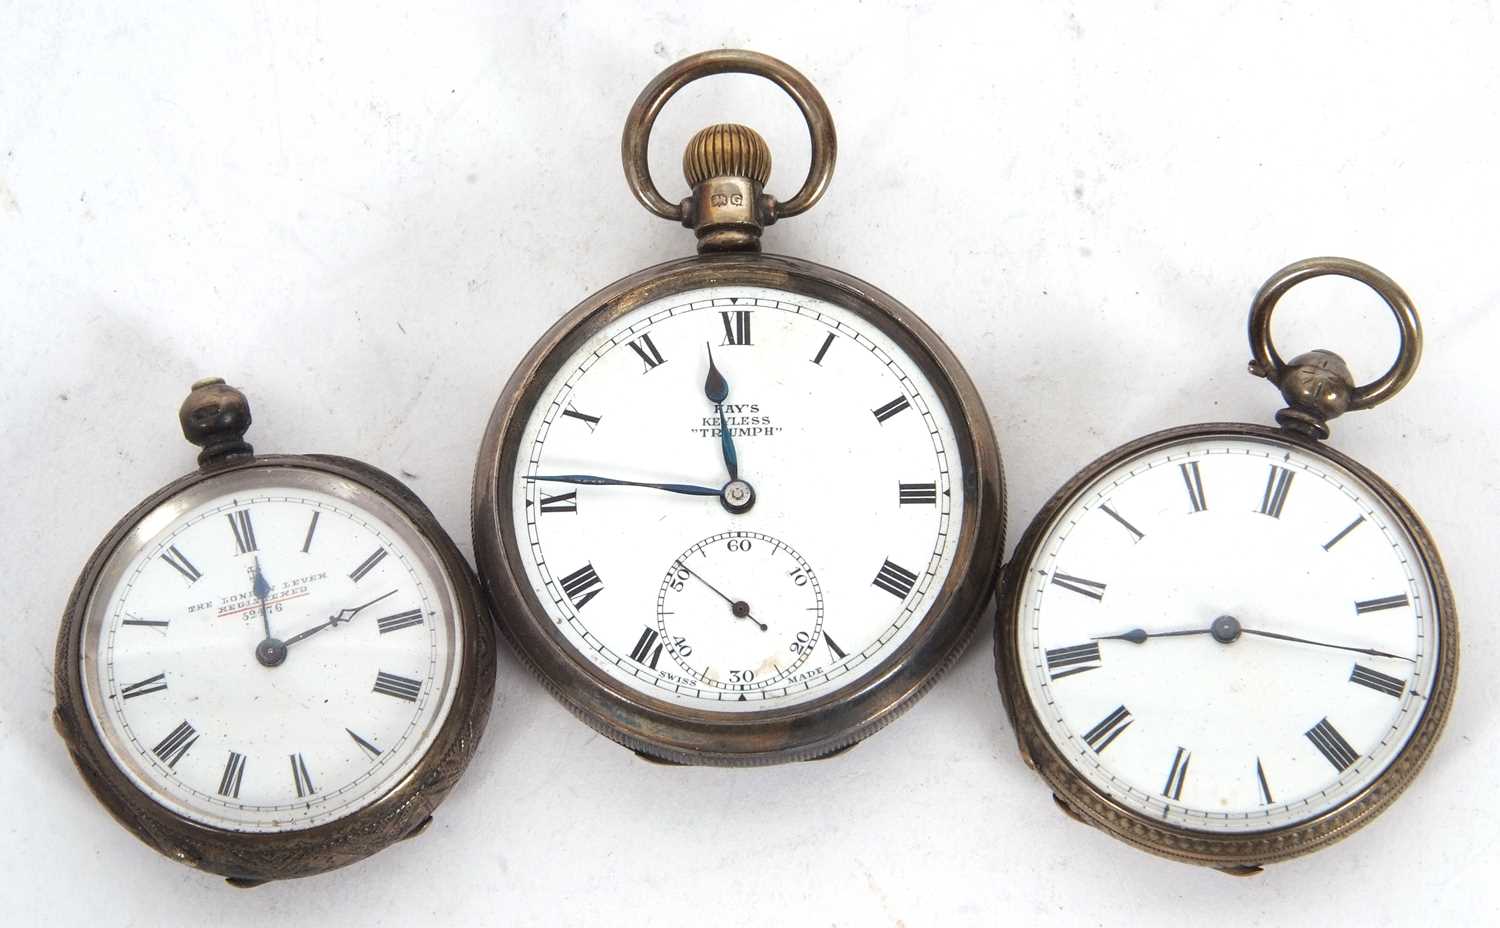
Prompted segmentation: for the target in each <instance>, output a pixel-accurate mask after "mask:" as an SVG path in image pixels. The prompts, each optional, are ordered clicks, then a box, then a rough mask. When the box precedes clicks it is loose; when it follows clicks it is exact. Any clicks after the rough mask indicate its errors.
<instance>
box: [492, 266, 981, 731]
mask: <svg viewBox="0 0 1500 928" xmlns="http://www.w3.org/2000/svg"><path fill="white" fill-rule="evenodd" d="M710 352H712V362H713V367H714V369H715V370H716V371H717V372H718V374H719V375H720V376H721V377H722V382H723V385H724V387H725V389H727V397H725V398H724V400H723V402H722V403H716V402H715V401H714V400H713V399H711V396H712V390H711V389H710V386H711V384H710V383H709V371H710ZM721 407H722V411H723V413H724V422H725V423H726V424H727V426H728V428H729V430H730V433H731V435H732V437H733V444H734V449H733V454H734V457H735V461H736V463H737V467H738V475H739V478H740V480H742V481H744V484H745V485H746V486H748V487H753V491H754V501H753V504H751V505H750V506H749V508H748V510H747V511H744V512H733V511H730V509H729V508H728V507H726V506H725V505H723V504H722V503H721V499H720V497H719V495H718V493H719V491H720V489H721V488H723V487H725V486H726V484H728V483H729V473H728V461H727V459H726V458H727V456H726V454H725V450H724V448H723V447H722V441H721V434H720V432H721V429H720V420H719V412H720V409H721ZM956 448H957V441H956V439H955V435H954V428H953V424H952V422H951V421H950V419H949V413H948V411H947V410H946V409H945V408H944V406H943V403H942V400H941V399H940V398H939V395H938V394H937V392H936V391H935V390H934V388H933V386H932V384H931V383H930V382H929V381H928V380H927V378H926V376H925V375H924V373H923V371H922V369H921V368H920V366H919V365H918V364H917V363H916V361H915V360H914V359H912V358H911V357H909V356H908V355H907V354H906V353H905V352H904V351H903V350H902V349H901V348H899V347H898V346H897V344H896V343H895V342H894V341H893V340H892V339H891V338H890V337H888V336H887V335H885V334H884V333H883V332H882V331H881V330H880V328H879V327H877V326H876V325H875V324H873V323H871V322H870V321H868V320H867V319H865V318H862V317H861V316H860V315H858V314H856V313H855V312H853V311H851V310H849V309H847V308H845V307H842V306H839V305H836V304H834V303H831V302H828V301H825V300H821V299H816V298H813V297H809V296H804V295H801V294H796V293H791V292H786V291H782V290H776V289H770V288H765V287H750V286H734V287H730V286H724V287H713V288H705V289H700V290H694V291H690V292H687V293H679V294H675V295H672V296H670V297H666V298H663V299H659V300H657V301H655V302H650V303H647V304H645V305H643V306H641V307H638V308H636V309H635V310H633V311H631V312H629V313H626V314H624V315H622V316H621V317H620V318H618V319H616V320H614V322H613V323H612V324H611V325H610V326H609V327H608V328H606V329H605V330H603V331H601V332H599V333H598V334H597V335H595V336H594V337H593V338H591V339H590V340H589V341H588V342H587V343H585V344H583V345H582V346H581V347H579V348H578V349H577V350H576V351H575V352H574V353H573V355H572V356H571V357H569V358H567V359H565V360H564V361H563V362H562V364H561V366H560V368H559V369H558V372H557V373H556V375H555V376H554V377H553V378H552V380H551V382H550V383H548V384H546V386H545V387H544V389H543V391H542V392H541V394H540V400H539V402H538V403H537V405H536V407H535V408H534V409H533V410H531V411H530V413H529V415H528V418H527V420H526V424H525V426H524V429H523V431H522V432H521V436H520V444H519V452H518V457H519V462H518V465H517V471H516V480H515V485H514V486H513V487H510V488H506V492H509V493H510V494H511V508H512V512H513V518H514V531H515V535H516V537H517V538H518V539H519V540H520V545H519V547H520V548H521V551H520V557H521V559H522V561H523V563H524V566H525V571H526V577H527V580H528V581H529V583H530V585H531V587H532V589H533V591H534V592H535V595H536V598H537V600H538V601H539V602H540V603H541V604H542V606H543V608H544V609H545V610H546V612H547V614H548V617H549V618H550V619H551V621H552V622H553V623H554V624H555V627H556V629H557V630H558V632H559V633H560V634H561V635H562V637H563V639H564V640H565V641H566V642H567V644H568V645H569V646H570V647H571V648H572V650H573V651H575V652H576V654H577V658H576V659H577V660H580V661H582V662H587V663H589V664H592V665H593V666H594V667H596V668H598V669H599V670H600V671H602V672H603V673H605V674H607V675H608V676H609V677H611V678H613V679H614V680H616V681H618V682H620V683H623V684H624V685H625V686H627V687H629V688H631V689H634V690H636V691H638V692H640V693H642V694H644V695H647V696H650V697H653V698H656V699H659V700H664V701H666V702H669V703H673V704H677V705H683V706H691V707H694V708H697V709H700V710H710V711H723V712H736V711H756V710H765V709H770V708H776V707H781V706H790V705H795V704H798V703H803V702H806V701H808V700H811V699H814V698H817V697H819V696H822V695H825V694H828V693H831V692H833V691H835V690H838V689H840V688H842V687H844V686H846V685H849V684H851V683H854V682H856V681H858V680H859V679H860V678H861V677H862V676H863V675H864V674H867V673H869V672H870V671H871V670H873V669H874V668H875V667H877V666H878V665H879V664H880V661H881V660H882V658H884V657H886V656H888V655H889V654H891V653H892V652H893V651H894V650H895V649H897V648H898V647H899V646H900V645H901V644H902V643H903V642H905V641H906V640H907V638H908V637H909V636H910V634H911V633H912V631H913V629H914V628H916V627H917V626H918V625H919V624H920V623H921V621H922V619H923V618H924V617H925V616H926V615H927V613H928V610H929V607H930V606H931V604H932V602H933V599H934V597H935V596H936V595H937V593H938V591H939V589H940V588H941V587H942V585H943V583H944V581H945V580H946V579H947V578H948V575H949V573H950V571H951V569H952V567H953V562H954V555H955V551H956V549H957V544H958V537H959V534H960V531H961V528H962V525H961V522H962V512H963V506H964V496H963V485H964V480H963V473H962V469H961V468H962V465H961V463H960V460H959V455H958V452H957V450H956ZM578 478H587V480H588V481H589V482H582V481H580V480H579V479H578ZM593 478H607V479H608V480H610V481H619V480H625V481H635V482H638V483H649V484H672V485H679V486H682V485H685V486H688V487H697V488H701V491H702V492H705V494H706V495H687V494H685V493H677V492H669V491H668V490H665V489H660V488H653V487H642V486H623V485H618V484H609V485H600V484H599V483H598V482H596V481H594V480H593ZM731 499H732V500H737V499H740V497H731ZM733 533H740V534H738V535H736V534H733ZM731 540H735V541H736V546H737V547H738V543H739V542H741V541H743V542H748V544H747V545H746V546H745V547H746V550H736V551H733V552H731V551H730V550H729V543H730V541H731ZM683 565H686V566H687V567H688V568H690V569H691V570H693V571H701V577H700V576H694V575H692V574H690V575H689V576H687V577H685V578H682V579H683V580H684V581H685V582H684V588H683V589H682V590H676V589H673V588H672V582H671V575H672V573H673V571H674V570H676V569H677V568H679V567H681V566H683ZM797 571H801V577H802V578H805V580H806V582H805V583H802V582H799V581H798V579H797V576H796V573H797ZM664 576H665V577H667V578H668V579H667V581H665V583H664V579H663V578H664ZM703 581H706V582H707V583H706V584H705V583H704V582H703ZM708 584H711V585H713V586H715V587H718V588H719V589H720V590H721V591H722V592H723V593H724V594H725V595H726V596H727V597H729V600H730V601H731V602H743V603H744V604H745V605H746V606H747V608H748V611H749V613H750V614H751V615H753V616H754V620H755V621H756V622H758V623H761V624H764V625H765V626H766V629H765V630H764V631H762V630H760V629H759V628H758V626H755V625H752V624H751V622H750V621H748V620H747V619H742V618H738V617H736V616H734V615H733V614H732V613H731V611H730V603H726V601H725V599H724V598H723V597H719V596H716V595H715V594H713V593H711V592H709V591H708V589H707V585H708ZM663 612H666V613H671V614H667V615H663V614H662V613H663ZM803 636H805V637H803ZM679 640H681V641H682V643H683V644H682V645H679V644H678V642H679ZM684 645H685V647H686V650H685V649H684ZM658 646H660V648H661V650H660V651H658Z"/></svg>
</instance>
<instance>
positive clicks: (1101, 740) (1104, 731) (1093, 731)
mask: <svg viewBox="0 0 1500 928" xmlns="http://www.w3.org/2000/svg"><path fill="white" fill-rule="evenodd" d="M1134 721H1135V719H1133V718H1131V717H1130V710H1129V709H1127V708H1125V707H1124V706H1121V707H1119V708H1118V709H1116V710H1115V711H1113V712H1111V713H1110V714H1109V715H1106V716H1105V717H1104V721H1102V722H1100V723H1099V724H1098V725H1095V726H1094V727H1093V728H1090V729H1089V730H1088V731H1087V732H1085V733H1084V735H1083V740H1084V741H1086V742H1088V746H1089V747H1091V748H1093V749H1094V753H1096V754H1102V753H1104V749H1105V748H1107V747H1109V746H1110V744H1111V742H1113V741H1114V740H1115V739H1116V738H1118V737H1120V733H1121V732H1123V731H1124V730H1125V729H1127V728H1129V727H1130V725H1131V723H1132V722H1134Z"/></svg>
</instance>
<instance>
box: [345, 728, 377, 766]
mask: <svg viewBox="0 0 1500 928" xmlns="http://www.w3.org/2000/svg"><path fill="white" fill-rule="evenodd" d="M344 731H347V732H349V737H351V738H353V739H354V743H355V744H357V745H359V749H360V750H361V751H364V752H365V753H366V754H368V755H369V756H370V759H371V760H374V759H375V758H377V757H379V756H380V748H377V747H376V746H375V745H373V744H371V743H370V742H368V741H366V740H365V739H363V738H361V737H360V736H359V735H356V734H355V733H354V731H353V730H352V729H349V728H346V729H344Z"/></svg>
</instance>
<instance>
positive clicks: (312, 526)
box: [302, 509, 318, 554]
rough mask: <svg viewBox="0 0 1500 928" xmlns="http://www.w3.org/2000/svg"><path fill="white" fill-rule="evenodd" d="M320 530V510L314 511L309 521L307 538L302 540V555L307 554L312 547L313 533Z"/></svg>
mask: <svg viewBox="0 0 1500 928" xmlns="http://www.w3.org/2000/svg"><path fill="white" fill-rule="evenodd" d="M317 530H318V510H316V509H314V510H313V514H312V518H311V519H308V520H307V537H306V538H303V539H302V553H303V554H306V553H307V552H308V549H309V548H311V547H312V539H313V532H316V531H317Z"/></svg>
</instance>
